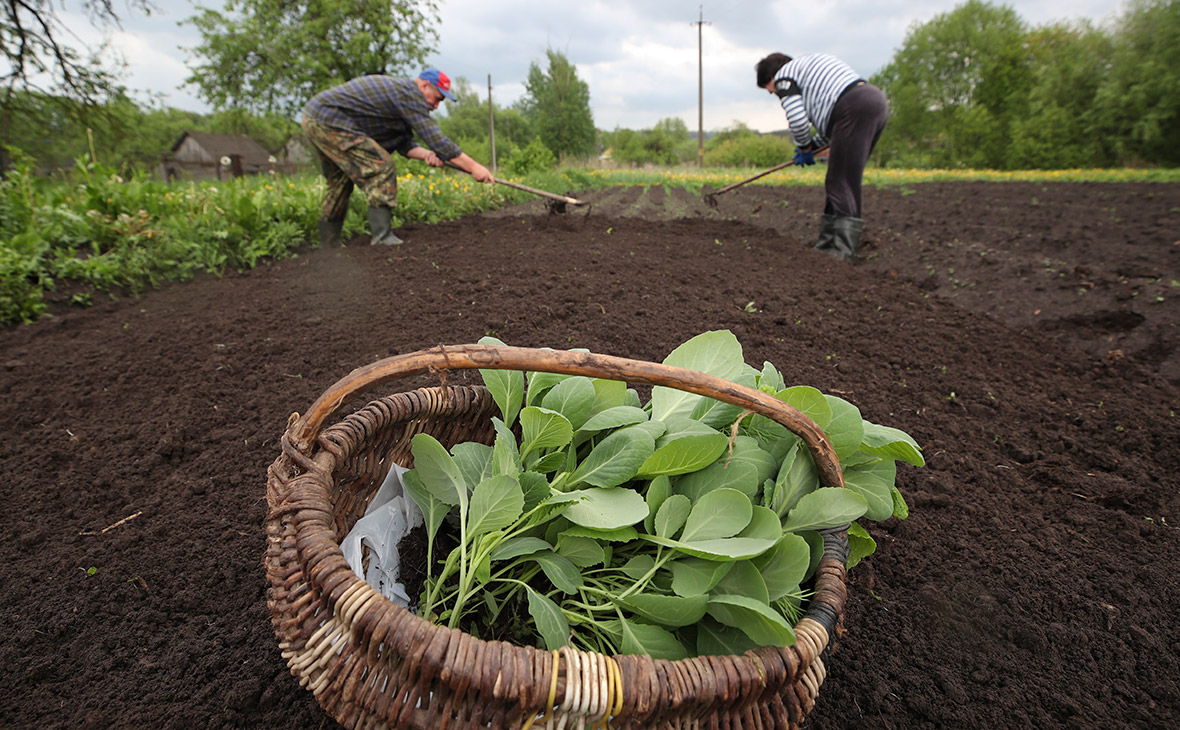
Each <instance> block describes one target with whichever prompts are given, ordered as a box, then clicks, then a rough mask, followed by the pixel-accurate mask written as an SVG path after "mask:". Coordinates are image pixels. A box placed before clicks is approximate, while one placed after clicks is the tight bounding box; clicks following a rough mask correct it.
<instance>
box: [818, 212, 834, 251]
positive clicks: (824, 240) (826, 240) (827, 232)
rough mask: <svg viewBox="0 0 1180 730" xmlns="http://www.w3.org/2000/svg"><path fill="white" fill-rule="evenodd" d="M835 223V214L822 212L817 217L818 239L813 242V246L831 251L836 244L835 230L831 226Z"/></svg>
mask: <svg viewBox="0 0 1180 730" xmlns="http://www.w3.org/2000/svg"><path fill="white" fill-rule="evenodd" d="M835 223H836V216H834V215H830V214H828V213H824V214H823V215H821V216H820V217H819V240H818V241H816V243H815V248H816V249H817V250H820V251H827V252H828V253H832V252H833V251H834V250H835V245H836V230H835V228H833V226H834V225H835Z"/></svg>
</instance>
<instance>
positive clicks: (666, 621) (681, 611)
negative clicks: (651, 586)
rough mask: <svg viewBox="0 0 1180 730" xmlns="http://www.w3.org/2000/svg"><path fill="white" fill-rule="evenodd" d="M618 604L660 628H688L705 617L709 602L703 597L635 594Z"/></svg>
mask: <svg viewBox="0 0 1180 730" xmlns="http://www.w3.org/2000/svg"><path fill="white" fill-rule="evenodd" d="M619 603H620V604H621V605H622V606H623V608H626V609H627V610H629V611H632V612H634V613H636V614H638V615H639V616H640V617H642V618H645V619H647V620H648V621H652V622H653V623H657V624H660V625H661V626H674V627H679V626H689V625H690V624H694V623H696V622H697V621H700V620H701V617H703V616H704V615H705V609H706V608H707V607H708V604H709V600H708V599H707V598H705V597H704V596H663V595H659V594H655V593H636V594H634V595H632V596H629V597H627V598H624V599H620V600H619Z"/></svg>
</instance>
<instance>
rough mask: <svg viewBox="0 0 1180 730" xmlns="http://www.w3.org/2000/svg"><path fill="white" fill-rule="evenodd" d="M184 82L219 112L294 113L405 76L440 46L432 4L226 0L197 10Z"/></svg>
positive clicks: (422, 0) (412, 0)
mask: <svg viewBox="0 0 1180 730" xmlns="http://www.w3.org/2000/svg"><path fill="white" fill-rule="evenodd" d="M198 9H199V10H200V12H199V13H198V14H197V15H194V16H192V17H190V18H189V19H188V20H187V21H186V22H187V23H189V24H191V25H193V26H194V27H196V29H197V31H198V32H199V33H200V34H201V43H200V44H199V45H197V46H196V48H194V49H192V50H193V52H194V54H195V55H196V57H197V59H198V63H196V64H195V65H194V66H193V67H192V75H191V76H189V78H188V79H187V80H186V83H188V84H190V85H192V86H195V87H196V89H197V93H198V95H199V96H200V97H201V98H202V99H204V100H205V101H207V102H208V103H209V104H211V105H212V106H213V107H214V108H215V109H226V108H232V107H242V108H244V109H248V110H250V111H253V112H262V113H277V114H286V115H288V116H295V114H296V113H298V111H299V110H300V109H301V108H302V107H303V105H304V104H305V103H307V100H308V99H310V98H311V97H312V96H314V95H315V94H316V93H318V92H320V91H323V90H324V89H326V88H328V87H330V86H334V85H336V84H340V83H343V82H345V81H348V80H349V79H352V78H355V77H357V76H363V75H365V74H398V73H406V72H408V71H409V70H411V69H413V67H415V66H419V65H422V64H423V63H424V61H425V58H426V57H427V56H428V55H429V54H430V53H432V52H433V51H434V50H435V48H434V44H435V43H436V42H437V41H438V33H437V31H436V30H435V28H436V27H437V26H438V3H437V2H436V1H435V0H296V1H295V2H286V1H285V0H228V1H227V2H226V4H225V9H224V11H218V10H213V9H210V8H206V7H201V6H198Z"/></svg>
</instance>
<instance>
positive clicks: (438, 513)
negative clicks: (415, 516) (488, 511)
mask: <svg viewBox="0 0 1180 730" xmlns="http://www.w3.org/2000/svg"><path fill="white" fill-rule="evenodd" d="M402 486H403V487H405V488H406V493H407V494H409V495H410V499H412V500H414V504H416V505H418V509H419V510H421V511H422V518H423V520H424V521H425V523H426V538H427V539H428V540H429V541H430V542H432V543H433V542H434V536H435V535H437V534H438V528H439V525H441V524H442V521H443V518H444V517H446V516H447V512H450V511H451V507H450V505H448V504H446V503H444V502H442V501H440V500H438V499H437V498H435V496H434V495H433V494H431V493H430V490H429V489H427V488H426V487H425V486H423V484H422V479H421V478H419V476H418V473H417V472H416V471H415V470H413V469H411V470H410V471H407V472H405V473H403V474H402Z"/></svg>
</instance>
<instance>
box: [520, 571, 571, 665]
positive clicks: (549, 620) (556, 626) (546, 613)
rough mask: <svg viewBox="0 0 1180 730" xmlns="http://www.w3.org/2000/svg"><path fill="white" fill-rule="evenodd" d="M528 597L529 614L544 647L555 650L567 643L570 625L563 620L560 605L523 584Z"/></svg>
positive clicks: (563, 615)
mask: <svg viewBox="0 0 1180 730" xmlns="http://www.w3.org/2000/svg"><path fill="white" fill-rule="evenodd" d="M524 588H525V591H527V592H528V598H529V615H530V616H532V617H533V623H534V624H536V626H537V632H538V633H540V634H541V639H542V640H543V641H544V642H545V648H546V649H548V650H549V651H556V650H557V649H560V648H561V647H563V646H565V645H566V644H567V643H569V637H570V625H569V622H568V621H566V620H565V614H563V613H562V612H561V607H559V606H558V605H557V604H556V603H554V602H553V601H552V600H550V599H549V598H547V597H545V596H543V595H541V594H540V593H537V592H536V591H535V590H533V589H532V588H530V587H529V586H527V585H526V586H525V587H524Z"/></svg>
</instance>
